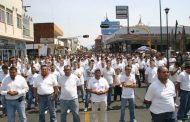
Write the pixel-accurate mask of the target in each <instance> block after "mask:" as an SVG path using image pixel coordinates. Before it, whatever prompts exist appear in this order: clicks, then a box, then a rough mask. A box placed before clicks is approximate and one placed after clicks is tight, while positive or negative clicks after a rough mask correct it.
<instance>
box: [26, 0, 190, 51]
mask: <svg viewBox="0 0 190 122" xmlns="http://www.w3.org/2000/svg"><path fill="white" fill-rule="evenodd" d="M23 1H24V5H28V6H31V7H30V8H27V10H28V15H30V16H31V17H32V18H33V22H34V23H46V22H54V23H55V24H56V25H57V26H58V27H60V28H61V29H62V30H63V32H64V37H76V36H81V37H79V41H80V44H81V45H83V46H86V47H91V45H93V44H94V43H95V42H94V40H95V39H96V38H97V36H98V35H101V28H100V24H101V21H104V20H105V18H106V15H107V17H108V19H109V20H110V21H120V23H121V25H122V26H127V20H126V19H116V10H115V7H116V6H128V7H129V25H130V26H134V25H136V24H138V21H139V19H140V17H141V20H142V22H143V23H144V24H145V25H148V26H160V10H159V9H160V8H159V0H23ZM189 5H190V0H161V8H162V9H161V13H162V25H163V26H166V14H165V11H164V9H165V8H170V10H169V13H168V25H169V26H175V22H176V20H177V21H178V24H179V25H185V26H190V8H189ZM82 35H89V38H82Z"/></svg>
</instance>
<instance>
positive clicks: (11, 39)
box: [0, 0, 33, 60]
mask: <svg viewBox="0 0 190 122" xmlns="http://www.w3.org/2000/svg"><path fill="white" fill-rule="evenodd" d="M26 42H33V21H32V17H30V16H28V15H27V13H26V11H25V9H23V3H22V0H1V1H0V59H2V60H8V59H9V58H10V57H12V56H17V57H23V56H25V55H26V48H25V44H26Z"/></svg>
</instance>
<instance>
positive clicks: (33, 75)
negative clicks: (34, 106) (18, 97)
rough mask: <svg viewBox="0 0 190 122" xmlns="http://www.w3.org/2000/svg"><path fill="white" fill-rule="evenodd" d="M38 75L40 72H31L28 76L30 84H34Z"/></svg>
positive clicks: (27, 79)
mask: <svg viewBox="0 0 190 122" xmlns="http://www.w3.org/2000/svg"><path fill="white" fill-rule="evenodd" d="M38 75H39V74H37V73H34V74H32V73H30V74H29V75H28V76H27V78H26V81H27V82H28V83H29V85H33V83H34V79H35V78H37V77H38Z"/></svg>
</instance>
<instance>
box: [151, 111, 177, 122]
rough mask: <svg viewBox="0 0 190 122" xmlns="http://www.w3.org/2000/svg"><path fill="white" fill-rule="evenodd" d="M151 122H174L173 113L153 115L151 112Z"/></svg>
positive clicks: (174, 116)
mask: <svg viewBox="0 0 190 122" xmlns="http://www.w3.org/2000/svg"><path fill="white" fill-rule="evenodd" d="M151 116H152V120H153V122H176V115H175V112H165V113H160V114H154V113H152V112H151Z"/></svg>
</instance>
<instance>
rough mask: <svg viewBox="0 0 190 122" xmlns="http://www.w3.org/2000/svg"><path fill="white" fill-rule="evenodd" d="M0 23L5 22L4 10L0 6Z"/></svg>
mask: <svg viewBox="0 0 190 122" xmlns="http://www.w3.org/2000/svg"><path fill="white" fill-rule="evenodd" d="M0 22H5V8H4V7H2V6H1V5H0Z"/></svg>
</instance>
